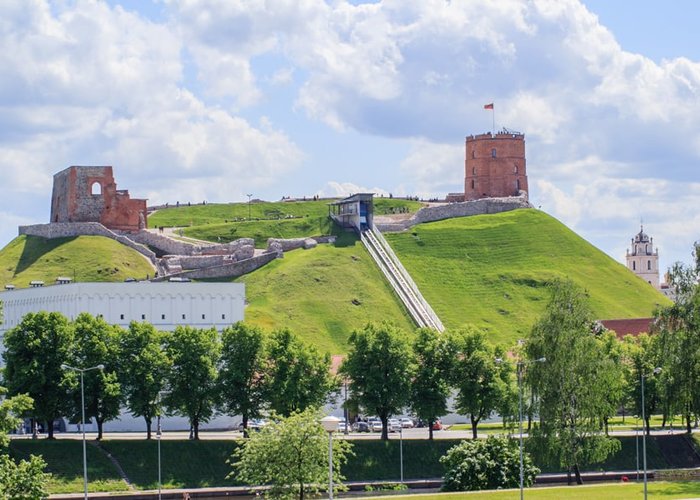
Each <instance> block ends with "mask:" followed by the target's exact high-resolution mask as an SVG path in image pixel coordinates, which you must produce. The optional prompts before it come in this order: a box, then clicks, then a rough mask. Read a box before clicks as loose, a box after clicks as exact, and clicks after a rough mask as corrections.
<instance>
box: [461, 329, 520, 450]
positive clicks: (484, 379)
mask: <svg viewBox="0 0 700 500" xmlns="http://www.w3.org/2000/svg"><path fill="white" fill-rule="evenodd" d="M497 359H500V360H504V359H505V353H504V352H503V351H502V350H500V349H498V350H496V349H494V347H493V346H492V345H491V344H490V343H489V342H488V341H487V340H486V336H485V335H484V333H483V332H480V331H476V330H471V329H467V330H464V331H462V332H459V334H458V354H457V356H456V361H455V364H454V371H453V377H452V378H453V382H454V385H455V387H456V388H457V400H456V407H457V409H458V410H459V412H460V413H462V414H464V415H468V416H469V419H470V421H471V426H472V437H473V438H474V439H476V438H477V427H478V425H479V422H480V421H481V420H482V419H483V418H486V417H488V416H489V415H491V413H492V412H493V411H494V410H496V409H497V408H499V406H501V402H502V401H505V400H507V398H508V397H509V396H510V394H511V392H512V391H510V388H509V383H510V382H511V380H512V377H511V376H510V375H509V373H510V370H509V368H507V367H506V364H505V363H503V362H501V363H497V362H496V360H497Z"/></svg>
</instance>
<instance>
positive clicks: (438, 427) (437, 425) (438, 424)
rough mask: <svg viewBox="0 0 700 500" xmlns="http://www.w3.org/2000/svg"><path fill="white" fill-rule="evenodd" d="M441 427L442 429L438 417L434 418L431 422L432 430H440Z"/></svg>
mask: <svg viewBox="0 0 700 500" xmlns="http://www.w3.org/2000/svg"><path fill="white" fill-rule="evenodd" d="M442 429H443V426H442V422H440V420H439V419H438V420H436V421H435V422H433V430H434V431H441V430H442Z"/></svg>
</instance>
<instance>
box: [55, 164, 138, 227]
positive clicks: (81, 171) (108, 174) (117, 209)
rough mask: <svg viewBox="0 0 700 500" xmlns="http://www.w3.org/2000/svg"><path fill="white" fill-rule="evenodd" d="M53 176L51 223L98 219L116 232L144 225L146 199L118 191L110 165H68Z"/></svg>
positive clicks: (96, 220)
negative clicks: (134, 197) (135, 197)
mask: <svg viewBox="0 0 700 500" xmlns="http://www.w3.org/2000/svg"><path fill="white" fill-rule="evenodd" d="M53 179H54V181H53V194H52V197H51V222H99V223H101V224H102V225H104V226H105V227H107V228H109V229H114V230H117V231H138V230H139V229H142V228H144V227H146V218H147V216H148V213H147V209H146V200H139V199H133V200H132V199H131V198H130V197H129V192H128V191H126V190H118V189H117V184H116V183H115V182H114V176H113V174H112V167H78V166H73V167H68V168H67V169H65V170H63V171H61V172H58V173H57V174H56V175H54V178H53Z"/></svg>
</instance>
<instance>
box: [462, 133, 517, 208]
mask: <svg viewBox="0 0 700 500" xmlns="http://www.w3.org/2000/svg"><path fill="white" fill-rule="evenodd" d="M465 151H466V158H465V175H464V199H465V200H466V201H469V200H478V199H480V198H500V197H506V196H517V195H518V193H519V192H520V191H525V192H527V191H528V186H527V170H526V165H525V136H524V135H523V134H511V133H504V132H499V133H497V134H491V133H488V134H482V135H477V136H469V137H467V138H466V145H465Z"/></svg>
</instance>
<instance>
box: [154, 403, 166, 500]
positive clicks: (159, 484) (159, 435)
mask: <svg viewBox="0 0 700 500" xmlns="http://www.w3.org/2000/svg"><path fill="white" fill-rule="evenodd" d="M163 394H167V392H166V391H159V392H158V419H157V422H158V424H157V427H156V439H157V440H158V500H160V493H161V487H162V482H161V474H160V471H161V466H160V438H161V436H162V434H163V431H162V429H161V427H160V414H161V401H162V396H163Z"/></svg>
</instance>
